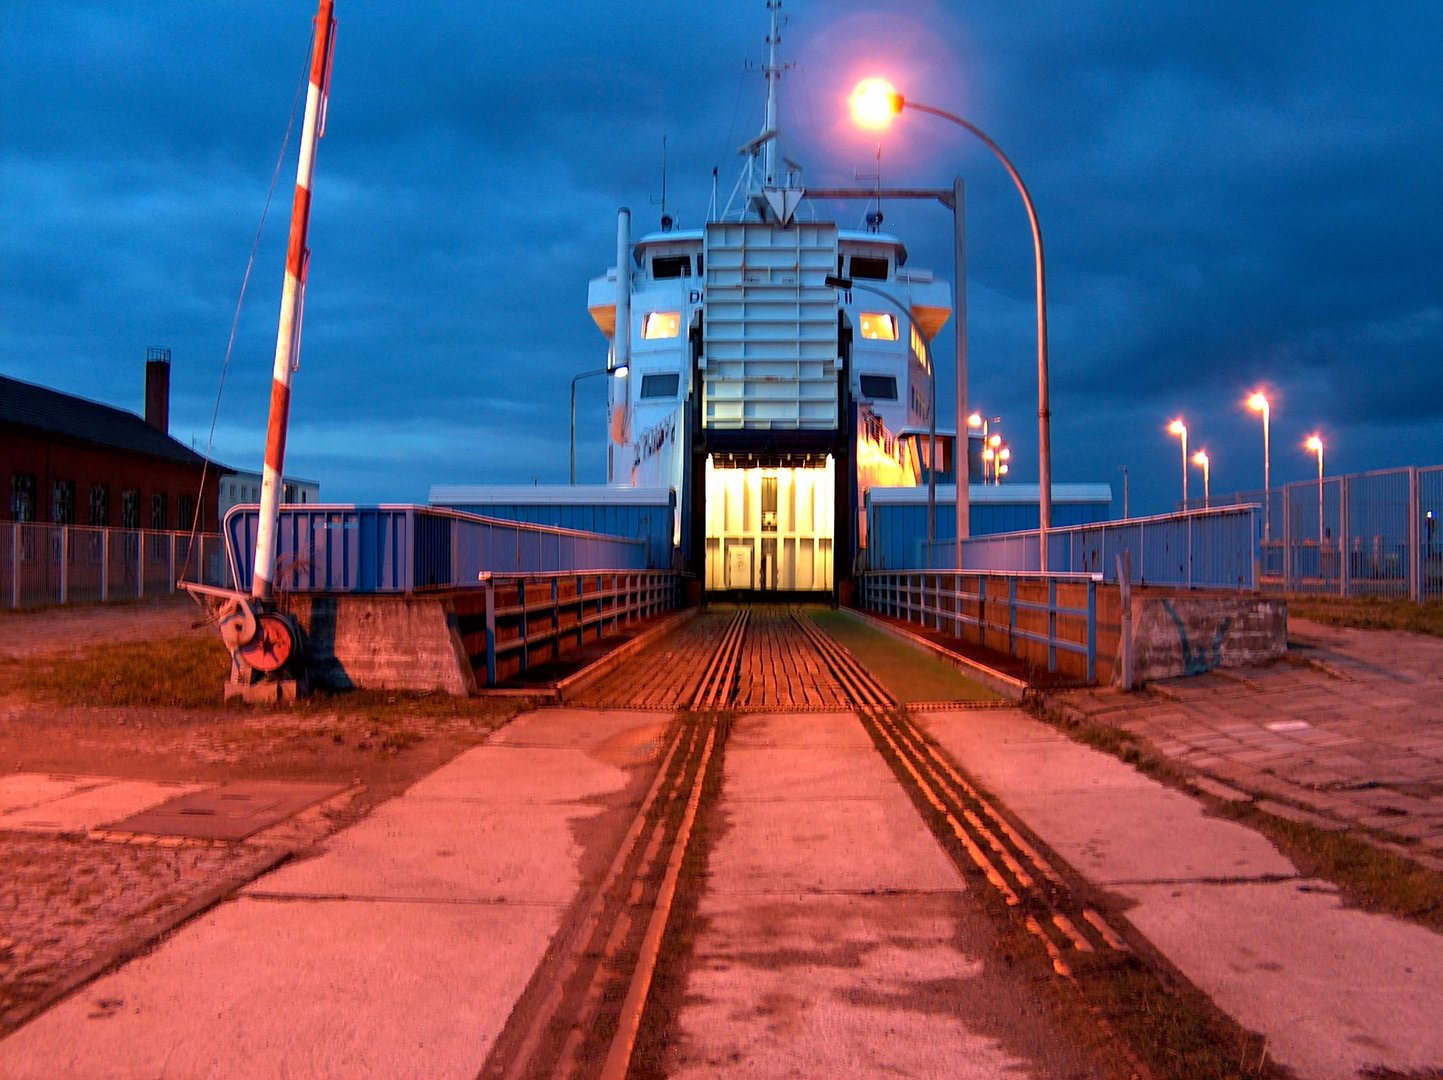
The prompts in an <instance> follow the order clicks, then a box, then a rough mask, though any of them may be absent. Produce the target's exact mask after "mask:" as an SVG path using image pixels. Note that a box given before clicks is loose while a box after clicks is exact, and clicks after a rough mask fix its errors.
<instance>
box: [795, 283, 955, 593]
mask: <svg viewBox="0 0 1443 1080" xmlns="http://www.w3.org/2000/svg"><path fill="white" fill-rule="evenodd" d="M823 280H824V282H825V283H826V284H827V285H830V286H831V287H832V288H834V289H841V290H843V291H844V292H850V291H851V290H852V289H862V290H864V291H866V292H869V293H873V294H875V295H877V296H880V297H881V298H882V299H883V300H886V301H887V302H888V303H891V304H893V305H894V306H895V307H896V308H897V310H898V311H900V312H901V313H902V317H903V318H904V319H906V320H907V327H908V329H909V330H917V324H916V322H915V321H914V320H913V319H912V309H911V308H910V307H909V306H908V305H906V304H904V303H902V301H901V300H899V299H898V298H897V297H895V296H893V295H892V294H891V293H889V292H886V291H885V290H883V289H879V288H877V287H876V286H875V285H868V284H866V283H864V282H860V281H856V280H854V279H852V278H844V277H838V276H837V275H835V274H828V275H827V276H826V278H824V279H823ZM917 336H918V337H921V338H922V346H923V348H925V349H926V350H927V355H926V356H925V357H923V359H924V360H926V362H927V387H928V390H927V543H928V544H930V543H932V541H934V540H936V539H937V372H936V370H935V369H934V368H933V367H932V343H931V342H930V341H928V340H927V339H926V338H925V337H923V336H922V333H921V331H920V330H919V331H917ZM911 338H912V335H911V334H908V335H907V340H909V341H910V340H911ZM959 438H960V439H961V441H962V443H963V449H964V451H965V449H966V439H967V436H966V434H965V433H959ZM953 456H954V457H955V456H956V450H955V449H954V450H953ZM963 461H964V462H965V461H966V455H965V453H964V455H963ZM966 482H967V478H966V477H965V476H963V477H962V479H960V480H959V481H958V483H959V484H965V483H966ZM957 498H959V499H960V498H962V495H961V493H960V492H959V493H958V495H957ZM929 557H930V552H929ZM957 565H958V566H959V567H960V566H961V565H962V562H961V560H960V559H959V560H958V562H957Z"/></svg>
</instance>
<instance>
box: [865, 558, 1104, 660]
mask: <svg viewBox="0 0 1443 1080" xmlns="http://www.w3.org/2000/svg"><path fill="white" fill-rule="evenodd" d="M1100 578H1101V575H1097V574H1045V575H1044V574H1025V573H1016V574H1009V573H995V574H994V573H986V572H977V571H973V570H965V571H956V570H946V571H939V570H873V571H868V572H866V573H864V574H862V575H861V590H860V592H861V597H862V606H863V607H864V608H866V609H867V610H870V611H875V612H878V613H879V614H882V615H889V616H891V617H893V618H898V619H903V620H905V621H907V622H910V623H916V624H918V625H919V626H922V627H924V628H926V629H930V630H937V631H940V632H943V633H948V634H951V635H952V636H953V637H955V638H957V639H958V640H965V641H971V642H975V643H976V644H978V645H982V646H985V647H987V648H991V649H996V650H997V651H999V652H1005V653H1007V655H1009V656H1011V657H1014V658H1016V659H1021V660H1029V661H1032V662H1034V663H1037V664H1038V666H1039V667H1040V666H1041V665H1042V663H1043V662H1045V663H1046V666H1047V670H1048V671H1049V672H1057V671H1059V670H1060V669H1061V668H1062V666H1063V665H1062V664H1061V662H1060V661H1059V657H1058V653H1059V652H1064V653H1069V654H1072V655H1075V656H1078V657H1081V658H1082V664H1081V667H1082V670H1081V671H1079V672H1077V674H1079V675H1081V676H1082V677H1083V678H1084V679H1085V681H1086V682H1088V683H1093V682H1096V681H1097V586H1098V583H1099V580H1100ZM1067 666H1068V667H1073V666H1074V665H1067Z"/></svg>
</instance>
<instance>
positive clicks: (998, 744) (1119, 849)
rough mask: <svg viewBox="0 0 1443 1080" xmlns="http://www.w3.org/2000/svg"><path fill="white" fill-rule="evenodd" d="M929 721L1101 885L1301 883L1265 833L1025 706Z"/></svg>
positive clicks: (935, 716) (951, 748)
mask: <svg viewBox="0 0 1443 1080" xmlns="http://www.w3.org/2000/svg"><path fill="white" fill-rule="evenodd" d="M920 719H921V722H922V723H923V725H924V726H925V727H926V729H927V730H928V731H929V732H930V733H931V734H932V736H933V737H934V738H936V739H937V741H938V742H939V743H941V744H942V746H943V747H944V748H945V749H946V750H947V751H948V753H950V754H951V755H952V756H953V757H954V758H955V759H956V760H957V761H958V762H959V763H960V764H961V765H962V766H963V768H964V769H965V770H966V771H967V772H968V773H969V774H970V775H971V776H973V777H974V778H975V779H976V780H977V781H978V783H980V784H981V785H982V786H983V787H985V788H987V789H988V790H989V791H991V792H993V793H994V794H996V795H997V796H998V797H999V798H1000V799H1001V800H1002V802H1003V803H1004V804H1005V805H1006V806H1007V807H1008V808H1009V809H1010V810H1011V811H1012V812H1013V813H1015V814H1016V815H1017V816H1018V817H1020V818H1021V819H1022V820H1023V821H1024V822H1026V823H1027V824H1028V825H1029V826H1030V827H1031V828H1032V829H1033V830H1034V831H1036V832H1037V833H1038V834H1039V835H1040V836H1041V837H1042V838H1043V840H1044V841H1045V842H1046V843H1047V844H1048V845H1049V846H1050V847H1051V848H1052V849H1053V850H1054V851H1056V852H1057V854H1058V855H1059V856H1061V857H1062V858H1063V859H1064V860H1065V861H1066V862H1067V863H1069V864H1070V865H1071V866H1072V867H1073V868H1074V869H1076V870H1077V871H1079V872H1080V873H1082V874H1083V875H1084V876H1086V877H1087V878H1088V879H1089V880H1091V881H1093V882H1095V883H1097V884H1100V885H1112V884H1116V883H1119V882H1129V881H1136V882H1158V881H1195V880H1198V879H1202V878H1207V879H1215V880H1236V879H1240V878H1263V877H1278V876H1284V877H1292V876H1294V875H1296V873H1297V871H1296V868H1295V867H1294V866H1293V864H1292V863H1291V862H1289V861H1288V860H1287V859H1285V858H1284V857H1283V856H1282V855H1281V854H1279V853H1278V850H1277V849H1276V848H1275V847H1273V845H1272V844H1271V843H1269V842H1268V841H1267V840H1266V839H1264V838H1263V837H1262V836H1261V835H1260V834H1258V833H1256V832H1254V831H1253V830H1251V829H1248V828H1245V827H1244V826H1242V825H1238V824H1235V823H1233V822H1228V821H1223V820H1221V819H1219V818H1214V817H1209V816H1208V814H1207V810H1206V808H1205V807H1204V806H1203V804H1202V803H1200V802H1199V801H1198V800H1196V799H1193V798H1191V797H1189V796H1187V795H1184V794H1181V793H1180V792H1176V791H1173V790H1171V789H1170V788H1167V787H1164V786H1163V785H1162V784H1159V783H1157V782H1156V781H1155V780H1151V779H1149V778H1148V777H1146V776H1144V775H1143V774H1142V773H1140V772H1138V771H1137V770H1136V769H1134V768H1132V766H1130V765H1127V764H1125V763H1123V762H1121V761H1118V760H1117V759H1116V758H1114V757H1112V756H1111V755H1109V754H1104V753H1102V752H1101V751H1099V750H1093V749H1092V748H1090V747H1087V746H1083V745H1081V744H1079V743H1074V742H1072V741H1071V740H1070V739H1068V738H1067V737H1066V736H1065V735H1062V734H1061V733H1059V732H1057V731H1055V730H1053V729H1052V728H1049V727H1048V726H1047V725H1046V724H1043V723H1041V722H1040V721H1037V720H1033V719H1032V718H1031V717H1029V716H1027V715H1026V714H1025V713H1023V712H1021V711H1020V710H1016V709H995V710H989V711H988V715H987V718H986V719H985V720H983V721H981V722H974V721H971V720H970V719H968V718H966V717H962V716H961V714H958V713H947V712H938V713H930V714H923V715H922V716H921V718H920Z"/></svg>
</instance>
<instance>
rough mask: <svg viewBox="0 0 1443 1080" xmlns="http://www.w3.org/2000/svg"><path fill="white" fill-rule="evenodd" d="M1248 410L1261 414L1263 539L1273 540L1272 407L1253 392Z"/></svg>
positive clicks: (1259, 393)
mask: <svg viewBox="0 0 1443 1080" xmlns="http://www.w3.org/2000/svg"><path fill="white" fill-rule="evenodd" d="M1248 408H1250V409H1252V410H1253V412H1260V413H1262V414H1263V539H1264V540H1271V539H1272V538H1273V499H1272V488H1273V475H1272V461H1271V453H1270V451H1269V449H1268V417H1269V416H1270V415H1271V410H1272V405H1271V403H1270V402H1269V401H1268V399H1267V398H1266V397H1265V396H1264V395H1263V392H1262V391H1261V390H1255V391H1254V392H1253V395H1252V397H1250V398H1248Z"/></svg>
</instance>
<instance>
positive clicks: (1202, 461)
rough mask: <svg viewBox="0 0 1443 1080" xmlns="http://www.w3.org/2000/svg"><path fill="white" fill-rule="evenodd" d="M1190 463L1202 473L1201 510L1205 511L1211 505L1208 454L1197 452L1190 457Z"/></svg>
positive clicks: (1202, 451) (1203, 451)
mask: <svg viewBox="0 0 1443 1080" xmlns="http://www.w3.org/2000/svg"><path fill="white" fill-rule="evenodd" d="M1192 463H1193V464H1194V465H1197V466H1199V467H1200V468H1201V469H1202V471H1203V509H1207V508H1208V507H1209V506H1211V505H1212V487H1211V485H1210V484H1209V482H1208V465H1209V461H1208V452H1207V451H1206V450H1199V451H1198V452H1197V453H1196V454H1194V455H1193V456H1192Z"/></svg>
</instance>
